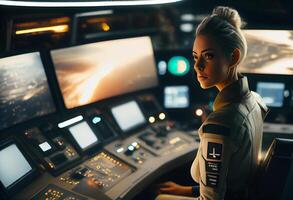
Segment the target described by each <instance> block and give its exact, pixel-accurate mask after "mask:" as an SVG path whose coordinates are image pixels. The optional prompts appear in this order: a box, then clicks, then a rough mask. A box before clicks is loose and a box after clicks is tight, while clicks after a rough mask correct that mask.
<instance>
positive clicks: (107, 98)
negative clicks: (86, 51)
mask: <svg viewBox="0 0 293 200" xmlns="http://www.w3.org/2000/svg"><path fill="white" fill-rule="evenodd" d="M142 37H147V38H148V39H149V40H150V43H151V46H152V52H153V61H154V63H153V64H154V70H155V74H156V80H157V85H155V86H151V87H147V88H142V89H139V90H135V91H131V92H126V93H122V94H118V95H114V96H109V97H106V98H102V99H99V100H96V101H93V102H90V103H87V104H83V105H78V106H75V107H72V108H68V107H67V106H66V103H65V99H64V97H63V94H62V90H61V87H60V84H59V79H58V76H57V73H56V68H55V65H54V61H53V56H52V51H56V50H62V49H68V48H73V47H78V46H84V45H89V44H94V43H100V42H107V41H115V40H122V39H134V38H142ZM48 54H49V56H48V57H49V62H50V65H51V66H52V68H53V71H54V76H55V79H56V85H57V88H58V93H59V94H60V98H61V99H62V104H63V107H64V109H65V110H74V109H78V108H81V107H85V106H89V105H93V104H96V103H99V102H102V101H105V100H109V99H112V98H116V97H118V96H123V95H129V94H133V93H136V92H139V91H143V90H149V89H154V88H157V87H159V86H160V77H159V76H158V69H157V63H156V55H155V49H154V47H153V42H152V38H151V36H150V35H139V36H135V37H133V36H131V37H129V36H128V37H118V38H110V39H104V40H99V41H94V42H88V43H82V44H78V45H68V46H64V47H62V48H52V49H49V53H48Z"/></svg>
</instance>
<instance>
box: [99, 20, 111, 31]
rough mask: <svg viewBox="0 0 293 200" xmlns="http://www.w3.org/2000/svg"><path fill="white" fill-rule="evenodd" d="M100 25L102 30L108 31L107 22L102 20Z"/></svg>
mask: <svg viewBox="0 0 293 200" xmlns="http://www.w3.org/2000/svg"><path fill="white" fill-rule="evenodd" d="M101 25H102V29H103V31H109V30H110V26H109V25H108V24H107V23H105V22H103V23H102V24H101Z"/></svg>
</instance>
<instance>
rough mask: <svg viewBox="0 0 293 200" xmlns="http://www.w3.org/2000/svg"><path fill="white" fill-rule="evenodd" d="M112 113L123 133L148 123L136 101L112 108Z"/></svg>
mask: <svg viewBox="0 0 293 200" xmlns="http://www.w3.org/2000/svg"><path fill="white" fill-rule="evenodd" d="M111 112H112V115H113V116H114V119H115V120H116V122H117V124H118V126H119V127H120V129H121V130H122V131H123V132H127V131H129V130H131V129H134V128H136V127H138V126H140V125H143V124H145V123H146V119H145V117H144V115H143V113H142V111H141V109H140V108H139V106H138V104H137V102H136V101H129V102H127V103H124V104H121V105H118V106H115V107H112V108H111Z"/></svg>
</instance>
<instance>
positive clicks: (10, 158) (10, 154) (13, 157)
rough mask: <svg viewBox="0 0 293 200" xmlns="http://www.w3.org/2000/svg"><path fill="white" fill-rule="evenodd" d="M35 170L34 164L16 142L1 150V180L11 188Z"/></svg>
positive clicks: (6, 187) (7, 187)
mask: <svg viewBox="0 0 293 200" xmlns="http://www.w3.org/2000/svg"><path fill="white" fill-rule="evenodd" d="M32 171H33V167H32V165H31V164H30V163H29V161H28V160H27V158H26V157H25V156H24V154H23V153H22V152H21V150H20V149H19V148H18V146H17V145H16V144H14V143H12V144H10V145H8V146H6V147H4V148H2V149H1V150H0V181H1V183H2V184H3V186H4V187H5V189H7V190H9V188H10V187H12V186H13V185H14V184H16V183H17V182H18V181H20V180H21V179H23V178H24V177H26V176H27V175H28V174H30V173H31V172H32Z"/></svg>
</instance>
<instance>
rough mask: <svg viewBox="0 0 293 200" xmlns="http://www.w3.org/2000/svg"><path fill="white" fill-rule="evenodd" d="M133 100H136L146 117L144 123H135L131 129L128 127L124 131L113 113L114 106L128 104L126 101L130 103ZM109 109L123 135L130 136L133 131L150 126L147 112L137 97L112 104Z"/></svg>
mask: <svg viewBox="0 0 293 200" xmlns="http://www.w3.org/2000/svg"><path fill="white" fill-rule="evenodd" d="M132 101H134V102H135V103H136V104H137V106H138V107H139V109H140V111H141V113H142V115H143V117H144V119H145V122H144V123H141V124H137V125H135V126H133V127H131V128H129V129H127V130H125V131H124V130H122V129H121V128H120V125H119V123H118V122H117V120H116V118H115V116H114V114H113V113H112V108H114V107H117V106H121V105H123V104H126V103H130V102H132ZM108 110H109V113H110V115H111V117H112V118H113V121H114V123H115V125H116V127H117V128H118V130H119V132H120V133H121V135H123V136H129V135H132V134H133V133H135V132H137V131H138V130H140V129H142V128H144V127H147V126H148V121H147V118H146V115H145V113H144V112H143V109H142V108H141V105H140V104H139V103H138V101H137V100H136V99H128V100H123V101H120V102H118V103H115V104H112V105H111V106H110V107H109V108H108Z"/></svg>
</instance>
